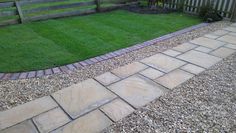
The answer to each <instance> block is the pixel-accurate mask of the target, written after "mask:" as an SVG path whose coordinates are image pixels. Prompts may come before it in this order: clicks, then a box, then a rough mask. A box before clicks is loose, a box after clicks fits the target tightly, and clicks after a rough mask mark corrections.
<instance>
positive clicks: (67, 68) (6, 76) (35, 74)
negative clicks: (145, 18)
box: [0, 23, 209, 80]
mask: <svg viewBox="0 0 236 133" xmlns="http://www.w3.org/2000/svg"><path fill="white" fill-rule="evenodd" d="M207 25H209V23H201V24H198V25H194V26H191V27H188V28H185V29H182V30H179V31H176V32H173V33H170V34H167V35H164V36H161V37H158V38H155V39H152V40H149V41H146V42H143V43H141V44H136V45H133V46H130V47H127V48H123V49H120V50H117V51H113V52H110V53H107V54H104V55H100V56H97V57H93V58H90V59H86V60H84V61H80V62H75V63H72V64H68V65H64V66H59V67H54V68H49V69H44V70H36V71H29V72H19V73H0V80H16V79H26V78H39V77H43V76H46V75H51V74H57V73H61V72H66V73H70V72H72V71H73V70H75V69H80V68H83V67H85V66H89V65H92V64H95V63H98V62H101V61H105V60H108V59H111V58H114V57H117V56H121V55H123V54H126V53H128V52H132V51H135V50H138V49H141V48H144V47H147V46H150V45H154V44H156V43H158V42H161V41H164V40H167V39H170V38H172V37H175V36H178V35H180V34H184V33H186V32H189V31H192V30H195V29H199V28H202V27H205V26H207Z"/></svg>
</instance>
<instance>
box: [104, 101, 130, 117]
mask: <svg viewBox="0 0 236 133" xmlns="http://www.w3.org/2000/svg"><path fill="white" fill-rule="evenodd" d="M101 110H102V111H103V112H104V113H105V114H106V115H107V116H108V117H110V118H111V119H112V120H113V121H119V120H120V119H122V118H124V117H126V116H127V115H129V114H131V113H132V112H133V111H134V109H133V108H132V107H131V106H130V105H128V104H127V103H125V102H124V101H122V100H121V99H116V100H114V101H112V102H111V103H108V104H106V105H104V106H102V107H101Z"/></svg>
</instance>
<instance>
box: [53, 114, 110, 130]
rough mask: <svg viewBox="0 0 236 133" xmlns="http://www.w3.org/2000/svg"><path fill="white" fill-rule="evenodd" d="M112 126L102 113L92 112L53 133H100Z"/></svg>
mask: <svg viewBox="0 0 236 133" xmlns="http://www.w3.org/2000/svg"><path fill="white" fill-rule="evenodd" d="M111 124H112V121H111V120H110V119H109V118H107V117H106V116H105V115H104V114H103V113H102V112H101V111H99V110H95V111H92V112H90V113H88V114H86V115H84V116H82V117H80V118H78V119H76V120H74V121H72V122H71V123H69V124H67V125H65V126H63V127H61V128H59V129H57V130H55V131H53V132H52V133H99V132H101V131H102V130H103V129H104V128H106V127H108V126H109V125H111Z"/></svg>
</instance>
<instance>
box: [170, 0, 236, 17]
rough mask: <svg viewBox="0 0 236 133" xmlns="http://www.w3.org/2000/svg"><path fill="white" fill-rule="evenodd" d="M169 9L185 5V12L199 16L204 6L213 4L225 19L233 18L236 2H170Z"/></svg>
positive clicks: (229, 0)
mask: <svg viewBox="0 0 236 133" xmlns="http://www.w3.org/2000/svg"><path fill="white" fill-rule="evenodd" d="M168 1H169V3H168V4H167V7H169V8H172V9H177V8H179V6H181V4H182V3H183V11H184V12H187V13H191V14H198V13H199V12H200V9H201V7H202V6H203V5H207V3H209V2H210V1H212V2H213V9H214V10H216V11H217V12H219V13H220V15H221V16H222V17H224V18H232V16H233V13H234V10H235V8H236V6H235V4H234V2H235V0H168Z"/></svg>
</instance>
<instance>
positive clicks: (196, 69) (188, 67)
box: [181, 64, 205, 75]
mask: <svg viewBox="0 0 236 133" xmlns="http://www.w3.org/2000/svg"><path fill="white" fill-rule="evenodd" d="M181 69H182V70H185V71H187V72H190V73H193V74H196V75H197V74H199V73H201V72H203V71H204V70H205V69H204V68H202V67H198V66H195V65H193V64H187V65H184V66H183V67H181Z"/></svg>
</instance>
